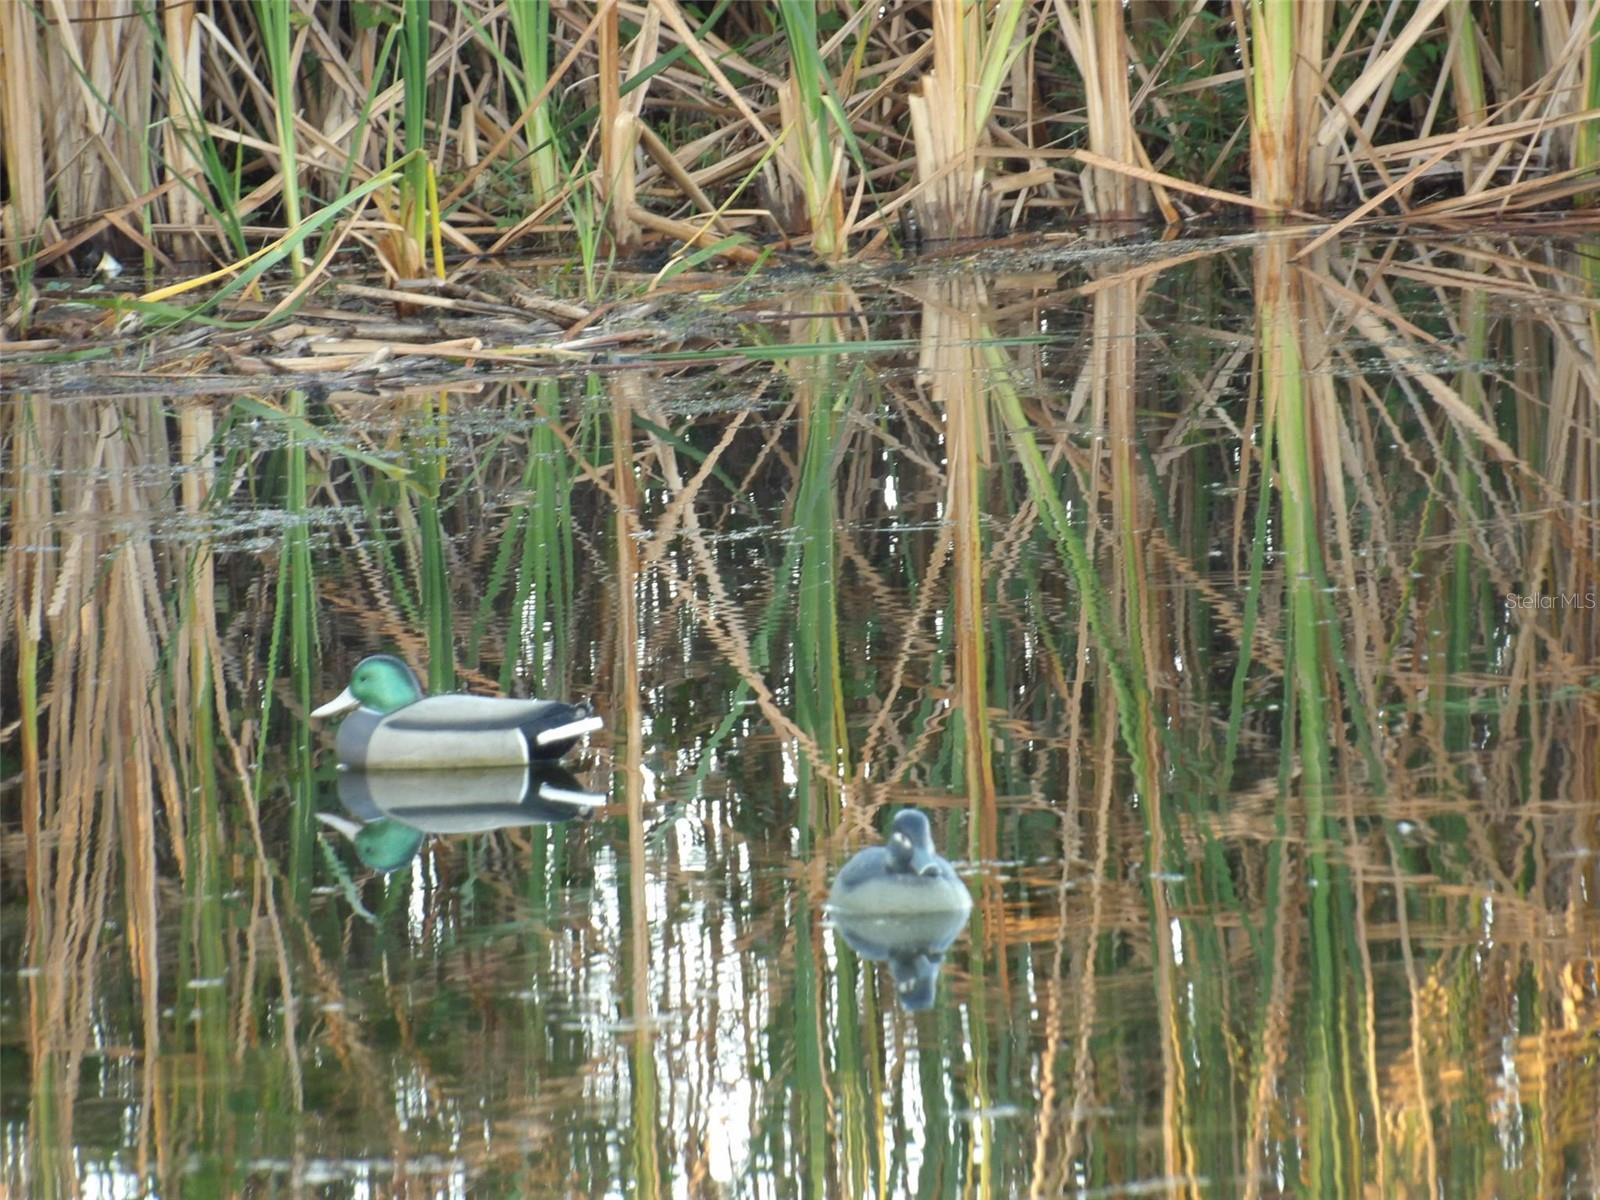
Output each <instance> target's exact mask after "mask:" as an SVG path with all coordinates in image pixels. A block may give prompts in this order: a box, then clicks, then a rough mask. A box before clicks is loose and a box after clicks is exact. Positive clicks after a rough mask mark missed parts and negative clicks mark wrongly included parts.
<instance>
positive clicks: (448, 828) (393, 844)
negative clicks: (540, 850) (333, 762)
mask: <svg viewBox="0 0 1600 1200" xmlns="http://www.w3.org/2000/svg"><path fill="white" fill-rule="evenodd" d="M605 800H606V798H605V796H604V795H603V794H602V793H600V792H591V791H587V790H585V789H584V787H583V786H582V785H581V784H580V783H579V782H578V781H577V779H576V778H574V777H573V775H572V773H571V772H570V771H567V770H564V769H563V768H561V767H558V766H555V765H554V764H551V763H539V762H535V763H533V764H531V765H529V766H525V767H479V768H476V769H473V770H464V771H340V772H339V802H340V803H341V804H343V805H344V808H345V812H346V813H347V814H348V815H347V816H341V815H339V814H337V813H325V812H319V813H318V814H317V820H319V821H321V822H322V823H323V824H324V825H326V826H328V827H329V828H330V829H334V830H337V831H338V832H339V833H342V834H343V835H344V836H345V837H347V838H348V839H349V840H350V843H351V844H352V845H353V846H354V847H355V851H356V857H357V858H359V859H360V860H361V861H362V862H363V863H364V864H365V865H366V866H368V867H371V868H372V869H373V870H376V871H383V872H386V873H387V872H390V871H397V870H399V869H400V868H401V867H403V866H405V865H406V864H407V863H409V862H410V861H411V860H412V859H413V858H415V857H416V855H417V852H418V851H419V850H420V849H421V848H422V843H423V842H424V841H425V840H426V838H427V836H428V835H429V834H444V835H450V834H473V833H487V832H489V831H491V830H495V829H505V828H508V827H511V826H517V825H556V824H560V823H561V822H563V821H571V820H573V819H575V818H582V819H585V820H586V819H588V818H589V817H590V816H591V815H592V814H593V812H594V810H595V809H596V808H598V807H599V806H600V805H602V804H604V803H605Z"/></svg>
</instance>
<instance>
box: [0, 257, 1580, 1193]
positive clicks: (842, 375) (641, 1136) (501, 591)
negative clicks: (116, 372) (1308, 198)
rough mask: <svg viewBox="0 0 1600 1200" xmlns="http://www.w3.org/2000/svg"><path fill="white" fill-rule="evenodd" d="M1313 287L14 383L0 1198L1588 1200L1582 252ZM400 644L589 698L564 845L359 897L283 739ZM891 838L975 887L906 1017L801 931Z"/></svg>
mask: <svg viewBox="0 0 1600 1200" xmlns="http://www.w3.org/2000/svg"><path fill="white" fill-rule="evenodd" d="M1303 248H1304V244H1303V243H1298V242H1296V241H1295V240H1294V239H1293V238H1290V237H1278V236H1271V237H1265V238H1263V239H1261V240H1259V241H1258V242H1256V243H1255V244H1253V245H1251V246H1248V247H1246V248H1244V249H1242V250H1241V249H1235V248H1229V247H1216V246H1192V245H1191V246H1181V245H1180V246H1175V247H1172V248H1170V249H1166V250H1161V251H1148V252H1146V253H1144V254H1141V255H1139V256H1137V257H1136V258H1135V257H1127V256H1124V257H1119V256H1118V255H1117V254H1116V253H1112V252H1094V253H1089V254H1079V255H1076V256H1074V255H1070V254H1066V253H1061V254H1058V255H1056V256H1055V257H1051V256H1048V255H1040V256H1039V257H1038V258H1037V259H1036V260H1033V261H1030V262H1028V263H1026V264H1024V269H1019V267H1018V264H1016V263H1007V262H1001V263H998V264H995V265H993V266H992V267H985V269H984V270H983V271H982V272H980V273H972V272H970V271H968V270H966V268H965V267H963V268H962V269H960V270H956V269H953V268H950V267H948V266H946V267H941V268H936V269H929V270H922V271H916V272H912V273H910V274H909V275H907V276H906V277H905V278H902V279H899V280H897V281H895V283H894V284H893V286H892V287H881V286H878V285H871V286H868V285H867V284H865V283H858V284H856V285H845V284H842V283H833V284H829V285H828V286H827V287H824V288H814V289H808V290H802V291H796V292H794V293H792V294H790V295H787V296H784V297H782V298H781V302H772V301H766V302H764V303H763V305H762V307H761V309H760V310H759V314H758V316H757V317H755V318H751V319H749V320H748V321H747V323H746V324H744V325H742V326H738V327H737V328H735V327H733V326H730V327H729V337H730V345H729V347H728V348H727V351H728V352H727V354H726V355H724V356H723V357H721V358H719V359H718V360H717V361H715V362H706V361H699V360H692V359H691V360H689V361H686V362H667V361H660V362H654V363H651V362H646V363H644V365H642V366H638V367H636V368H634V369H630V370H620V371H619V370H609V371H606V372H600V371H592V372H591V371H585V370H577V371H574V372H573V373H571V374H564V375H557V376H551V377H547V378H543V379H540V380H538V381H535V382H531V383H521V382H514V383H498V382H496V383H483V382H481V381H476V382H467V383H463V384H462V385H460V386H459V387H453V388H452V389H449V390H445V391H435V392H430V393H427V394H421V395H416V396H409V397H405V398H401V399H398V400H397V399H392V398H390V399H384V400H377V399H375V398H372V397H368V396H364V395H362V394H360V393H358V392H355V391H339V390H333V391H331V392H330V393H329V394H328V395H327V396H326V397H325V398H324V397H322V396H320V395H319V396H317V397H315V398H313V397H311V396H308V395H306V394H303V393H297V392H287V393H281V394H277V395H271V396H260V397H250V398H245V399H231V400H230V399H227V398H215V399H213V398H204V399H200V400H185V401H181V402H166V401H163V400H161V399H159V398H150V397H139V398H121V399H84V398H67V397H52V396H44V395H24V396H18V397H16V398H15V399H14V400H13V401H12V402H11V403H9V404H8V405H7V406H6V408H5V410H4V414H3V417H0V420H3V422H4V425H3V430H4V437H5V451H6V463H7V466H6V475H5V483H4V505H5V508H4V511H5V515H6V528H7V535H6V547H5V569H4V575H3V579H4V584H3V586H4V593H3V596H0V602H3V603H0V611H3V614H4V618H5V627H6V630H7V634H6V638H5V642H4V649H3V652H0V655H3V664H0V665H3V670H4V674H5V678H6V680H7V684H6V690H5V697H6V699H5V702H4V716H3V722H4V729H3V733H4V738H5V741H4V745H3V754H4V766H5V770H4V777H5V784H4V792H3V794H0V803H3V816H4V822H5V824H4V841H3V853H4V865H5V876H4V882H3V884H0V887H3V892H0V897H3V902H4V917H3V920H0V943H3V947H4V964H5V973H4V979H3V982H0V1047H3V1059H0V1063H3V1066H4V1071H3V1079H0V1087H3V1105H0V1120H3V1138H4V1145H5V1154H4V1159H5V1164H6V1165H5V1168H4V1170H5V1184H6V1186H7V1187H8V1188H9V1189H10V1190H11V1191H12V1192H13V1193H15V1194H18V1195H30V1196H33V1195H37V1196H73V1195H84V1194H137V1193H140V1192H141V1191H146V1192H150V1193H154V1194H161V1195H192V1194H218V1195H235V1194H244V1193H249V1192H256V1191H260V1190H262V1189H263V1188H278V1187H283V1188H287V1189H289V1190H292V1191H296V1192H305V1191H316V1192H318V1193H319V1194H328V1195H355V1194H360V1193H369V1194H370V1193H372V1192H378V1193H380V1194H393V1193H399V1192H405V1193H406V1194H418V1195H434V1194H441V1195H442V1194H452V1193H467V1192H470V1194H472V1195H590V1194H601V1193H606V1192H623V1191H628V1192H634V1193H638V1194H643V1195H654V1194H661V1195H689V1196H698V1195H712V1194H732V1195H753V1196H791V1195H801V1194H804V1195H819V1196H821V1195H850V1196H856V1195H864V1194H880V1195H912V1194H916V1195H923V1194H938V1195H955V1194H962V1195H968V1194H971V1195H984V1196H1014V1195H1023V1194H1027V1195H1035V1196H1053V1195H1061V1194H1064V1193H1065V1194H1080V1193H1081V1194H1091V1195H1099V1194H1119V1193H1120V1192H1124V1191H1129V1190H1137V1191H1156V1192H1162V1193H1165V1194H1170V1195H1184V1196H1189V1195H1194V1196H1199V1195H1202V1194H1204V1195H1207V1196H1211V1195H1219V1194H1223V1195H1241V1196H1261V1195H1277V1194H1284V1193H1318V1194H1346V1195H1353V1194H1367V1193H1371V1194H1377V1195H1412V1194H1415V1195H1466V1194H1471V1195H1483V1194H1493V1195H1497V1196H1527V1197H1536V1196H1543V1195H1552V1194H1588V1193H1589V1192H1592V1191H1593V1190H1594V1188H1595V1186H1596V1170H1597V1168H1596V1162H1595V1159H1596V1150H1595V1146H1596V1144H1597V1138H1596V1128H1595V1125H1594V1113H1595V1111H1596V1110H1597V1108H1600V1044H1597V1041H1596V1031H1597V1029H1600V995H1597V988H1600V982H1597V978H1596V968H1595V962H1596V944H1597V933H1600V929H1597V917H1596V896H1595V889H1596V887H1597V886H1600V879H1597V868H1596V858H1595V845H1596V837H1597V833H1600V830H1597V817H1596V813H1597V809H1596V804H1595V799H1594V798H1595V796H1596V795H1597V786H1596V785H1597V779H1596V774H1597V768H1600V739H1597V737H1596V731H1597V724H1600V722H1597V717H1600V691H1597V682H1596V681H1597V658H1600V654H1597V649H1596V647H1597V646H1600V629H1597V627H1596V602H1595V599H1594V598H1595V596H1596V595H1597V594H1600V581H1597V579H1596V564H1597V562H1600V536H1597V521H1596V515H1595V514H1596V503H1595V495H1594V483H1595V480H1596V478H1597V477H1600V439H1597V437H1596V429H1597V424H1600V421H1597V414H1600V404H1597V392H1600V389H1597V386H1596V378H1595V367H1594V364H1595V362H1596V360H1597V356H1596V348H1597V341H1600V339H1597V321H1596V312H1597V308H1596V303H1595V299H1594V297H1595V295H1596V288H1595V281H1594V278H1593V272H1594V266H1593V264H1594V263H1595V262H1596V261H1600V259H1597V256H1596V255H1595V254H1594V252H1593V251H1594V248H1593V247H1590V248H1589V250H1588V253H1587V254H1577V253H1574V254H1569V253H1566V252H1565V251H1564V250H1562V249H1560V248H1553V247H1550V246H1536V247H1525V246H1518V245H1516V244H1514V243H1510V242H1504V243H1494V242H1488V241H1462V242H1458V243H1454V244H1451V245H1448V246H1438V245H1433V244H1429V243H1426V242H1403V241H1359V240H1357V241H1345V242H1334V243H1329V244H1327V245H1324V246H1320V247H1313V248H1312V249H1311V251H1310V252H1309V253H1304V254H1302V253H1301V250H1302V249H1303ZM751 311H754V310H746V315H747V316H748V314H749V312H751ZM741 319H742V318H741ZM379 650H388V651H392V652H395V653H398V654H400V655H401V656H402V657H404V658H406V659H407V660H408V661H409V662H410V663H411V664H412V665H413V666H414V667H416V668H417V669H419V671H422V672H425V673H426V674H425V676H424V677H425V678H427V680H428V682H429V686H430V688H432V689H434V690H444V689H448V688H450V687H455V686H461V687H466V688H469V689H471V690H479V691H485V692H500V693H506V694H528V693H537V694H541V695H552V696H561V697H567V698H573V699H578V698H586V697H587V698H591V699H592V700H593V701H594V703H595V704H596V707H597V708H598V709H599V711H601V712H602V713H603V714H605V716H606V718H607V728H606V731H605V732H604V733H603V734H598V735H595V736H594V737H593V738H592V739H591V744H590V748H589V750H588V751H587V752H586V753H584V754H581V755H577V756H574V757H573V759H572V760H571V761H570V762H568V763H567V764H565V765H566V766H567V767H568V768H569V769H570V770H571V772H572V774H571V777H570V780H563V787H564V789H565V790H566V791H567V793H568V794H569V795H580V794H582V793H583V792H585V791H588V792H591V793H593V794H594V795H593V797H592V801H588V802H585V804H584V805H583V808H584V812H585V814H586V815H585V817H584V819H578V820H571V821H554V820H549V819H546V817H547V816H548V814H546V815H545V816H540V815H537V814H534V815H529V813H528V812H523V811H522V809H521V808H520V807H519V806H521V805H524V801H523V799H522V797H521V793H520V792H519V793H518V799H517V801H516V802H515V803H508V804H502V805H500V807H501V808H504V809H506V810H507V811H508V812H510V811H511V810H516V812H518V813H520V815H518V816H508V817H506V819H504V820H502V819H500V818H499V817H496V818H495V819H493V820H488V819H482V818H481V814H480V813H478V812H477V810H472V811H468V810H469V808H470V806H471V803H472V802H473V797H474V795H476V793H475V792H474V791H473V789H472V788H470V787H466V786H464V785H463V786H462V787H460V788H451V787H449V786H443V787H441V788H440V790H439V795H438V796H437V798H434V797H432V796H431V795H430V794H428V793H427V790H426V787H424V789H423V790H422V791H420V792H417V793H415V794H414V795H410V794H408V795H409V796H410V798H409V799H406V800H405V801H404V802H403V803H400V802H397V803H400V807H401V808H406V807H407V806H409V807H410V810H418V809H427V810H428V813H429V816H428V817H427V819H426V821H422V820H419V821H414V822H412V823H411V824H410V825H409V826H408V829H409V830H410V831H411V832H410V833H407V834H406V845H405V846H404V847H403V848H404V849H405V851H406V853H405V854H403V855H402V854H399V853H395V854H394V855H392V856H391V858H388V859H385V860H384V861H383V862H378V861H376V860H374V859H370V858H366V857H364V856H363V855H361V854H358V853H357V852H356V851H355V848H354V847H352V846H351V845H350V844H349V843H347V842H346V841H345V840H344V838H343V837H342V836H341V834H340V833H339V832H338V831H337V829H335V828H331V827H329V826H328V825H327V824H325V823H324V822H321V821H319V820H318V814H319V813H323V814H333V813H338V812H340V811H342V810H341V806H340V800H339V797H340V794H341V789H343V790H344V791H346V792H348V791H349V785H350V782H351V781H350V780H348V779H344V780H341V779H340V778H339V777H338V772H337V771H336V770H335V766H334V762H333V757H332V752H331V743H330V741H329V740H328V738H327V737H326V736H325V735H324V731H322V730H321V729H320V728H316V727H313V726H312V725H311V724H310V723H309V722H308V720H307V714H308V712H309V709H310V708H311V706H312V705H313V704H314V703H315V702H316V700H317V699H319V698H326V697H327V696H329V695H332V694H333V693H334V692H336V691H337V690H338V688H340V687H342V686H343V682H344V681H345V680H346V679H348V677H349V673H350V669H351V667H352V666H353V665H354V663H355V662H356V661H358V660H359V659H360V658H361V657H363V656H364V655H366V654H368V653H371V652H375V651H379ZM496 795H497V796H498V795H499V793H498V792H497V793H496ZM435 799H436V800H437V803H435ZM478 800H482V796H481V795H480V796H478ZM497 803H498V801H497ZM908 805H915V806H916V807H919V808H921V809H923V810H924V811H926V812H928V813H929V814H930V815H931V817H932V820H933V828H934V834H935V838H936V841H937V844H938V846H939V848H940V850H941V851H942V852H943V853H944V854H946V855H947V856H948V857H950V858H952V859H953V860H956V861H957V862H960V863H964V864H966V865H964V866H963V868H962V871H963V878H964V880H965V882H966V883H967V884H968V886H969V887H970V890H971V892H972V895H973V899H974V909H973V913H972V918H971V922H970V924H969V925H968V926H967V927H966V928H965V930H963V931H960V932H958V933H956V934H955V935H954V940H953V941H949V942H941V943H939V944H938V946H937V949H933V950H928V951H927V952H926V953H925V954H924V957H928V956H929V955H936V956H937V957H938V963H937V970H936V972H934V978H933V982H932V990H931V995H930V1000H931V1002H930V1003H928V1004H927V1005H922V1004H920V1003H919V1004H915V1005H911V1006H907V1005H905V1004H902V1003H901V1002H899V999H898V997H899V996H900V994H901V993H900V991H899V988H900V985H901V984H902V983H903V982H904V979H903V978H901V977H899V976H897V973H896V959H895V958H894V951H892V950H890V949H885V948H884V946H883V945H882V944H879V943H870V942H866V941H862V940H859V939H858V940H856V941H852V940H851V938H850V937H849V936H847V933H846V931H844V930H842V929H840V928H837V927H835V926H834V925H833V924H832V923H830V922H829V921H827V920H825V918H824V914H823V902H824V900H825V898H826V896H827V892H828V885H829V881H830V879H831V877H832V874H833V872H834V871H835V870H836V869H837V867H838V865H839V864H840V863H842V862H843V861H844V859H845V858H847V857H848V856H849V854H850V853H852V852H853V851H854V850H857V849H859V848H861V847H862V846H864V845H868V844H871V843H875V842H877V841H878V840H879V839H880V838H881V835H882V831H883V830H884V829H886V828H887V825H888V821H889V818H890V816H891V814H892V813H893V812H894V811H896V810H897V809H899V808H901V807H903V806H908ZM378 809H384V805H382V804H377V805H376V807H375V808H374V812H377V811H378ZM435 809H439V810H442V812H435V811H434V810H435ZM413 815H415V811H413ZM502 815H504V814H502ZM395 816H396V814H395V813H393V812H389V811H388V810H387V809H384V811H383V812H379V813H378V816H377V817H375V818H370V819H371V820H373V821H374V822H375V821H377V820H388V819H391V818H393V817H395ZM357 819H359V820H368V819H369V818H368V817H360V818H357ZM402 823H404V821H402ZM347 832H355V831H354V830H351V831H347ZM413 834H414V835H415V836H413ZM941 936H942V935H941ZM936 941H937V939H936ZM933 944H934V943H932V942H930V946H932V945H933ZM903 957H904V962H901V963H900V966H901V967H902V968H904V970H910V969H911V968H910V967H907V966H906V963H910V962H911V961H912V957H914V956H909V952H907V954H906V956H903ZM904 970H902V972H901V973H902V975H903V974H904Z"/></svg>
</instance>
